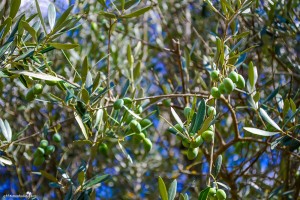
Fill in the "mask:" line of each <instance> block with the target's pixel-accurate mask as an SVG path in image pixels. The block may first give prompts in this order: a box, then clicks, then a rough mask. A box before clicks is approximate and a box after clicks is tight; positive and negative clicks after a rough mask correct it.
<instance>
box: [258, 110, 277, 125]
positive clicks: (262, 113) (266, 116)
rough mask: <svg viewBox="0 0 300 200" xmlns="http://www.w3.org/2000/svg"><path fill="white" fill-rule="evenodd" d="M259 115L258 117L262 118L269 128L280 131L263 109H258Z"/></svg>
mask: <svg viewBox="0 0 300 200" xmlns="http://www.w3.org/2000/svg"><path fill="white" fill-rule="evenodd" d="M259 113H260V115H261V116H262V118H263V119H264V120H265V121H267V122H268V123H269V124H270V125H271V126H273V127H274V128H275V129H277V130H279V131H281V128H280V127H279V126H278V125H277V124H276V122H274V121H273V120H272V119H271V117H270V116H269V115H268V113H267V112H266V111H265V110H264V109H262V108H260V109H259Z"/></svg>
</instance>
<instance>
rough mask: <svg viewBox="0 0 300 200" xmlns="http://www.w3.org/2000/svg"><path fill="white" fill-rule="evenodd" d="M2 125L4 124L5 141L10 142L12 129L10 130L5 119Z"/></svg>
mask: <svg viewBox="0 0 300 200" xmlns="http://www.w3.org/2000/svg"><path fill="white" fill-rule="evenodd" d="M4 125H5V128H6V132H7V141H8V142H11V137H12V131H11V128H10V125H9V123H8V121H7V120H5V121H4Z"/></svg>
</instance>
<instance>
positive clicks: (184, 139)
mask: <svg viewBox="0 0 300 200" xmlns="http://www.w3.org/2000/svg"><path fill="white" fill-rule="evenodd" d="M182 145H183V146H184V147H186V148H189V147H190V141H189V140H188V139H187V138H183V140H182Z"/></svg>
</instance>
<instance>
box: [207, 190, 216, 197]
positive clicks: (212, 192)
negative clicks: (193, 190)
mask: <svg viewBox="0 0 300 200" xmlns="http://www.w3.org/2000/svg"><path fill="white" fill-rule="evenodd" d="M216 193H217V190H216V188H209V191H208V196H210V197H213V196H215V195H216Z"/></svg>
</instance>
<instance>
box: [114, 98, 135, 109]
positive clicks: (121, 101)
mask: <svg viewBox="0 0 300 200" xmlns="http://www.w3.org/2000/svg"><path fill="white" fill-rule="evenodd" d="M130 104H132V99H131V98H129V97H124V98H123V99H117V100H116V101H115V102H114V105H113V107H114V109H115V110H120V109H121V108H123V106H124V105H130Z"/></svg>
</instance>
